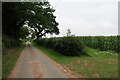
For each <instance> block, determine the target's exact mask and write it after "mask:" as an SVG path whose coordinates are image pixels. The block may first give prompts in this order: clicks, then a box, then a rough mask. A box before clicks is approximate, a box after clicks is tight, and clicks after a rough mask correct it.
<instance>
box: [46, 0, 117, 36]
mask: <svg viewBox="0 0 120 80" xmlns="http://www.w3.org/2000/svg"><path fill="white" fill-rule="evenodd" d="M48 1H49V2H50V4H51V6H53V8H54V9H55V10H56V11H55V13H54V15H55V16H56V21H57V22H58V23H59V26H58V27H59V29H60V34H59V35H58V36H65V35H66V31H67V29H68V28H69V29H70V30H71V32H72V34H75V35H76V36H89V35H90V36H96V35H105V36H106V35H117V34H118V0H48ZM54 36H55V35H54ZM51 37H53V36H51Z"/></svg>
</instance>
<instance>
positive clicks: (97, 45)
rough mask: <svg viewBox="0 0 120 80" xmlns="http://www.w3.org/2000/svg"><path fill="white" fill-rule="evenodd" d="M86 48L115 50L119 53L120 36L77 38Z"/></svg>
mask: <svg viewBox="0 0 120 80" xmlns="http://www.w3.org/2000/svg"><path fill="white" fill-rule="evenodd" d="M77 38H78V39H80V40H81V41H82V42H83V43H84V44H85V45H86V46H88V47H91V48H94V49H100V50H113V51H116V52H119V50H120V49H118V47H119V43H118V42H119V41H120V40H119V36H106V37H105V36H81V37H77Z"/></svg>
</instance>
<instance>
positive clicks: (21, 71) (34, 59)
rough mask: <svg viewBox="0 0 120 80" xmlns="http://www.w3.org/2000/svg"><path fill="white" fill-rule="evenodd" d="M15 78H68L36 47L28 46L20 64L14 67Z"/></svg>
mask: <svg viewBox="0 0 120 80" xmlns="http://www.w3.org/2000/svg"><path fill="white" fill-rule="evenodd" d="M13 77H14V78H67V76H66V75H65V73H63V72H62V71H61V70H60V69H59V68H58V67H56V66H55V64H54V63H52V61H51V60H49V59H48V58H47V57H46V56H45V55H43V54H42V53H41V52H40V51H39V50H38V49H37V48H35V47H33V46H32V47H31V48H29V47H26V48H25V49H24V51H23V54H22V55H21V59H20V61H19V62H18V65H17V66H16V68H15V69H14V76H13Z"/></svg>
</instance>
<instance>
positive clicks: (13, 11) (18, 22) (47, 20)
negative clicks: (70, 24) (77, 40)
mask: <svg viewBox="0 0 120 80" xmlns="http://www.w3.org/2000/svg"><path fill="white" fill-rule="evenodd" d="M2 10H3V12H2V13H3V18H2V20H3V21H2V22H3V34H6V35H8V36H11V37H13V38H15V39H18V38H20V37H21V32H22V30H21V29H22V28H21V27H23V25H25V24H26V25H28V26H29V27H30V28H33V29H34V31H36V36H37V39H38V38H41V37H42V36H44V35H46V34H48V33H50V34H53V33H55V34H59V29H58V27H57V26H58V23H57V22H56V20H55V18H56V17H55V16H54V15H53V13H54V11H55V10H54V9H53V8H52V7H51V5H50V4H49V2H47V1H42V2H3V6H2Z"/></svg>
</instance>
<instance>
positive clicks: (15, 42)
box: [2, 35, 22, 48]
mask: <svg viewBox="0 0 120 80" xmlns="http://www.w3.org/2000/svg"><path fill="white" fill-rule="evenodd" d="M2 43H3V48H12V47H16V46H20V45H21V43H22V42H21V41H20V40H19V39H13V38H10V37H8V36H6V35H3V41H2Z"/></svg>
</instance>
